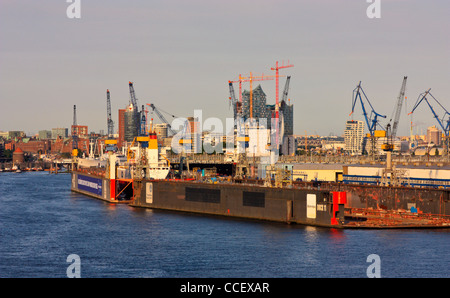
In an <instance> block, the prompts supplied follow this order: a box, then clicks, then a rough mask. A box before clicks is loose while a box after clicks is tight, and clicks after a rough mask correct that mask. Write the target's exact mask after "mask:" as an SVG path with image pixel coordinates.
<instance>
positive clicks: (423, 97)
mask: <svg viewBox="0 0 450 298" xmlns="http://www.w3.org/2000/svg"><path fill="white" fill-rule="evenodd" d="M430 90H431V88H429V89H428V90H427V91H425V92H423V93H421V94H420V95H419V97H418V98H417V101H416V104H415V105H414V108H413V109H412V111H411V112H410V113H409V114H408V115H411V114H412V113H414V111H415V110H416V109H417V107H418V106H419V105H420V104H421V103H422V102H424V101H425V102H426V103H427V104H428V107H429V108H430V110H431V112H432V113H433V117H434V118H436V121H437V122H438V124H439V126H440V127H441V128H442V130H443V132H444V136H445V140H444V144H446V147H447V148H446V151H447V154H448V153H449V129H450V113H449V112H448V111H447V109H446V108H444V106H443V105H442V104H441V103H440V102H439V101H438V100H437V99H436V98H435V97H434V96H433V95H432V94H431V93H430ZM428 95H429V96H431V97H432V98H433V99H434V100H435V101H436V103H437V104H438V105H439V106H440V107H441V108H442V109H443V110H444V115H443V116H442V119H439V116H438V115H437V114H436V112H435V110H434V109H433V107H432V106H431V104H430V102H429V101H428V99H427V96H428ZM446 116H448V119H447V120H444V119H445V117H446Z"/></svg>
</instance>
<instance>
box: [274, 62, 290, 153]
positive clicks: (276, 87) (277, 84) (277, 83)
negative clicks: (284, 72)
mask: <svg viewBox="0 0 450 298" xmlns="http://www.w3.org/2000/svg"><path fill="white" fill-rule="evenodd" d="M289 67H294V65H293V64H289V61H288V64H287V65H284V63H283V65H281V66H278V61H277V62H276V63H275V67H272V68H270V69H271V70H275V121H276V122H275V123H276V125H275V127H276V139H277V148H278V145H279V143H278V135H279V124H278V121H279V120H278V119H279V110H280V106H279V101H278V98H279V92H280V88H279V85H280V84H279V82H280V80H279V78H280V69H284V68H289Z"/></svg>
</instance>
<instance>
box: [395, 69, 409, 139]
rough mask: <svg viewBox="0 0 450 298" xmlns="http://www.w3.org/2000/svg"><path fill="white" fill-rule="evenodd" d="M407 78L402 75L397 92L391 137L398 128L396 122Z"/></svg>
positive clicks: (398, 117) (403, 97) (398, 118)
mask: <svg viewBox="0 0 450 298" xmlns="http://www.w3.org/2000/svg"><path fill="white" fill-rule="evenodd" d="M407 79H408V77H406V76H405V77H403V83H402V87H401V89H400V93H399V94H398V97H397V106H396V110H395V117H394V122H393V124H392V133H391V137H392V139H394V138H395V137H396V136H397V128H398V122H399V120H400V112H401V110H402V105H403V100H404V99H406V97H405V92H406V80H407ZM391 120H392V119H391Z"/></svg>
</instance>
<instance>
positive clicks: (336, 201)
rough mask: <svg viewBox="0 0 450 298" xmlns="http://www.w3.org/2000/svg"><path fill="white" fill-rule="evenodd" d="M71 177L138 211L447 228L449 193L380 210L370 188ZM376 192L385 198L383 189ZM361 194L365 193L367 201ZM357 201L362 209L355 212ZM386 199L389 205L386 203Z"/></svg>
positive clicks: (419, 192) (78, 186)
mask: <svg viewBox="0 0 450 298" xmlns="http://www.w3.org/2000/svg"><path fill="white" fill-rule="evenodd" d="M71 175H72V187H71V189H72V191H75V192H79V193H83V194H86V195H89V196H91V197H94V198H97V199H101V200H104V201H106V202H110V203H127V204H130V206H133V207H140V208H152V209H162V210H172V211H181V212H193V213H198V214H208V215H217V216H225V217H235V218H245V219H255V220H267V221H274V222H285V223H289V224H291V223H296V224H304V225H312V226H321V227H331V228H450V216H449V215H448V214H446V213H445V212H448V208H449V206H450V204H449V202H448V199H449V197H448V193H449V191H448V190H440V191H439V190H434V191H433V192H432V191H431V190H427V189H407V188H404V189H403V190H404V191H406V192H407V193H408V191H410V194H412V193H413V194H415V196H414V197H409V198H402V199H401V200H400V199H399V196H398V191H396V192H395V193H396V194H397V196H394V197H392V198H387V197H386V198H383V200H380V201H379V202H381V201H382V202H383V203H384V204H386V205H383V204H381V207H380V204H379V202H375V203H374V202H371V199H370V198H372V201H373V197H374V196H373V192H374V191H376V189H375V188H371V189H370V191H367V190H366V192H361V187H357V186H348V185H347V186H345V187H344V186H342V185H337V184H336V185H328V186H326V185H321V186H320V187H314V186H312V185H311V184H307V183H303V184H293V185H292V186H291V187H265V186H263V185H259V184H254V183H252V181H239V182H240V183H238V182H237V181H222V182H216V183H211V182H201V181H194V180H168V179H161V180H149V179H115V181H114V182H112V181H111V179H108V178H105V177H104V176H103V175H102V173H101V172H99V171H97V170H96V171H93V170H74V171H72V173H71ZM111 189H113V191H111ZM379 191H384V193H385V194H387V193H386V190H385V189H381V188H380V190H379ZM364 193H369V194H370V195H369V198H368V197H365V196H364ZM123 194H125V195H123ZM122 195H123V196H122ZM435 198H436V199H435ZM356 200H359V205H365V206H364V207H362V208H359V207H355V205H356V204H355V202H356ZM390 200H391V201H393V202H392V203H389V202H388V201H390ZM421 202H422V203H423V204H425V205H426V206H428V207H427V208H431V209H432V210H436V209H440V210H441V211H442V212H441V213H440V214H432V213H424V212H423V211H422V210H421V208H420V207H419V206H422V205H421V204H422V203H421ZM411 204H414V206H418V207H417V208H416V210H417V209H418V210H417V212H411V209H408V208H407V207H408V206H409V205H411ZM425 205H424V206H425ZM372 206H375V207H372ZM390 206H394V207H395V209H392V208H390ZM388 207H389V208H388Z"/></svg>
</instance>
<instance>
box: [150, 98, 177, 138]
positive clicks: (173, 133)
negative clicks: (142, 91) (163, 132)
mask: <svg viewBox="0 0 450 298" xmlns="http://www.w3.org/2000/svg"><path fill="white" fill-rule="evenodd" d="M147 105H148V106H150V107H151V108H152V110H153V111H155V113H156V115H158V117H159V119H160V120H161V121H162V122H163V123H167V128H168V129H169V132H170V133H171V134H172V135H175V132H174V131H173V129H172V126H171V125H170V123H169V121H167V120H166V118H165V117H164V116H163V115H162V114H161V112H160V111H159V109H157V108H156V107H155V105H154V104H152V103H148V104H147ZM166 113H167V112H166ZM167 114H169V113H167ZM171 116H172V117H173V118H176V116H175V115H171Z"/></svg>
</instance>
